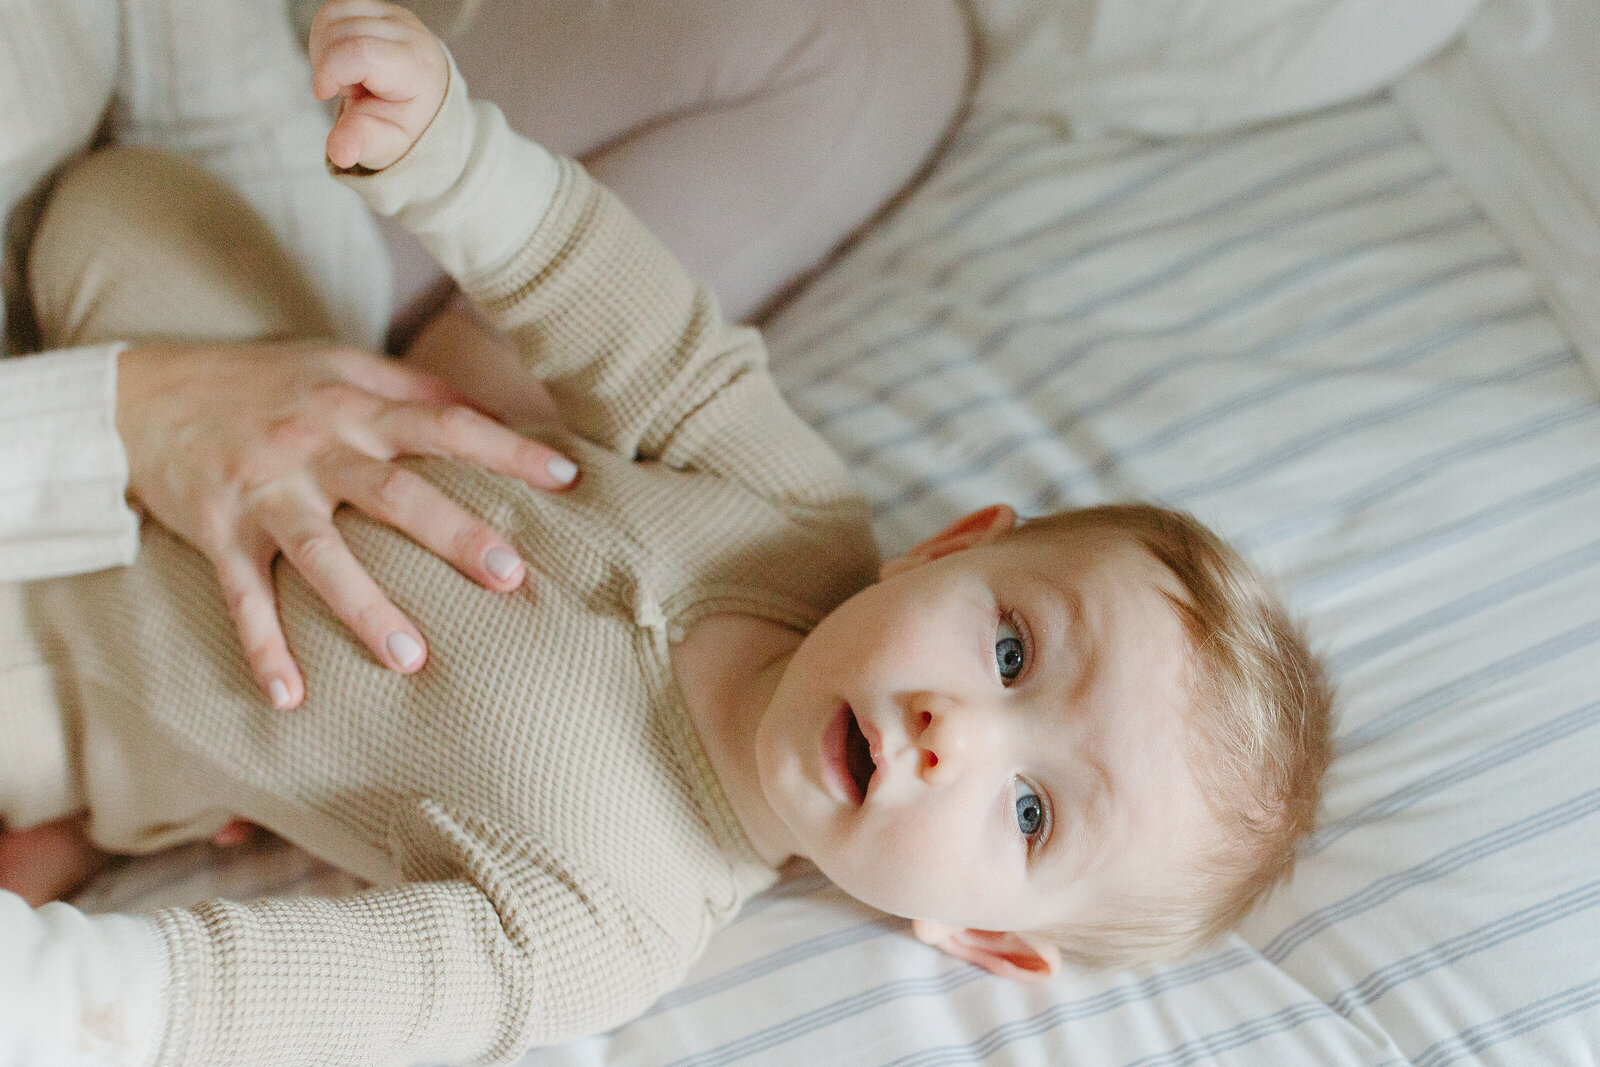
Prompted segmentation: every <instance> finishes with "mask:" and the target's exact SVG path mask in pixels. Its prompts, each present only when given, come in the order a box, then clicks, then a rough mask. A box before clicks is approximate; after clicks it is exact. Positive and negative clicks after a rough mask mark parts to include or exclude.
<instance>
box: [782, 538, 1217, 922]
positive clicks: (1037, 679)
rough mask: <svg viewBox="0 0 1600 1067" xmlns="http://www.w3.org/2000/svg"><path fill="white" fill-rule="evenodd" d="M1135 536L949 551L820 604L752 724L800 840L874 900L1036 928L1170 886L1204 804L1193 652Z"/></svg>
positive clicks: (915, 912)
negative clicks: (821, 615)
mask: <svg viewBox="0 0 1600 1067" xmlns="http://www.w3.org/2000/svg"><path fill="white" fill-rule="evenodd" d="M1164 590H1165V591H1167V592H1170V593H1172V594H1173V595H1179V588H1178V585H1177V582H1176V580H1175V579H1173V578H1172V576H1171V575H1170V573H1169V572H1168V571H1167V570H1166V568H1165V567H1163V566H1162V565H1161V564H1160V563H1159V562H1158V561H1157V560H1155V559H1154V558H1153V557H1152V556H1150V554H1149V553H1148V552H1147V551H1145V549H1144V548H1143V547H1142V546H1139V545H1137V544H1136V543H1134V542H1132V541H1131V540H1129V539H1127V538H1125V537H1122V536H1120V535H1117V534H1115V533H1112V532H1108V531H1102V530H1096V529H1092V528H1090V529H1082V530H1076V531H1071V532H1068V533H1061V534H1049V535H1035V536H1031V537H1010V538H1005V539H1003V540H1001V541H999V542H998V543H995V544H989V545H982V546H979V547H975V548H970V549H965V550H961V551H956V552H953V553H951V554H949V555H946V556H943V557H942V558H939V559H935V560H932V561H931V562H927V563H923V564H921V565H919V566H917V567H915V568H913V569H911V570H909V571H907V572H905V573H902V574H898V575H896V576H894V577H891V578H888V579H887V580H885V581H883V582H880V583H878V584H877V585H874V586H871V587H869V588H868V589H866V590H864V591H863V592H861V593H860V594H858V595H857V596H855V597H854V598H852V599H851V600H849V601H848V602H846V603H845V604H844V605H842V606H841V607H840V608H839V609H838V610H836V611H835V612H833V613H832V614H831V615H829V616H828V617H827V618H826V619H824V620H823V622H822V623H821V624H820V625H819V626H818V627H817V628H816V629H815V630H814V631H812V633H811V634H810V635H809V636H808V637H807V638H806V640H805V642H804V643H803V644H802V645H801V646H800V648H799V650H798V651H797V652H796V654H795V656H794V658H793V659H792V660H791V661H790V663H789V666H788V668H787V669H786V670H785V672H784V675H783V677H782V680H781V681H780V682H779V684H778V689H777V693H776V696H775V698H774V700H773V701H772V703H771V705H770V706H769V708H768V710H767V713H766V715H765V717H764V718H763V719H762V721H761V725H760V728H759V731H758V734H757V766H758V769H759V772H760V775H761V786H762V790H763V792H764V793H765V795H766V798H767V800H768V802H769V804H770V805H771V806H772V808H773V810H774V811H775V812H776V814H777V815H778V817H779V818H780V819H781V820H782V821H783V822H784V824H785V825H786V826H787V828H788V829H789V831H790V833H791V834H792V835H793V837H794V839H795V840H796V841H797V842H798V843H799V850H800V852H801V854H803V855H805V856H806V857H807V858H809V859H810V860H811V861H812V862H814V863H815V864H816V865H817V866H818V867H819V868H820V869H821V870H822V872H823V873H824V874H826V875H827V876H828V877H829V878H831V879H832V880H833V881H834V882H835V883H837V884H838V885H839V886H840V887H841V888H843V889H844V890H845V891H846V892H848V893H850V894H851V895H852V896H854V897H856V898H857V899H859V900H862V901H864V902H865V903H867V904H870V905H872V906H874V907H876V908H879V909H881V910H883V911H887V912H890V913H891V914H895V915H901V916H905V917H908V918H917V919H928V920H934V921H938V922H943V923H951V924H954V925H957V926H965V927H972V928H976V929H984V930H1007V931H1031V930H1038V929H1041V928H1044V927H1046V926H1049V925H1053V924H1056V923H1060V922H1063V921H1067V920H1078V921H1084V920H1088V919H1091V918H1092V917H1094V916H1098V915H1115V914H1116V911H1117V908H1116V903H1117V899H1118V898H1119V896H1125V895H1126V894H1128V893H1132V892H1138V891H1139V890H1141V889H1150V888H1154V884H1153V883H1156V882H1158V881H1159V882H1160V883H1161V887H1162V888H1165V887H1166V886H1169V885H1170V884H1171V882H1172V879H1174V878H1175V877H1179V876H1181V872H1180V870H1179V867H1180V864H1179V863H1178V862H1177V861H1176V860H1175V859H1174V857H1176V856H1180V855H1183V854H1185V853H1186V851H1187V850H1186V849H1185V848H1184V847H1183V846H1184V843H1185V842H1186V840H1187V841H1192V840H1193V839H1194V838H1193V837H1192V836H1191V835H1193V834H1197V833H1198V834H1203V833H1205V832H1206V829H1207V826H1208V823H1209V815H1208V812H1207V809H1206V806H1205V804H1204V802H1203V800H1202V798H1201V796H1200V793H1199V790H1198V787H1197V786H1196V784H1195V781H1194V779H1193V777H1192V775H1191V774H1190V771H1189V767H1188V764H1187V760H1186V758H1185V753H1184V737H1185V727H1184V719H1185V715H1186V712H1187V706H1188V701H1189V697H1188V680H1189V679H1188V667H1189V661H1190V652H1189V646H1188V642H1187V640H1186V637H1185V634H1184V631H1183V629H1182V624H1181V623H1180V621H1179V619H1178V616H1177V613H1176V611H1175V610H1174V608H1173V606H1172V604H1171V603H1170V602H1169V601H1168V600H1167V598H1166V596H1164V595H1163V591H1164Z"/></svg>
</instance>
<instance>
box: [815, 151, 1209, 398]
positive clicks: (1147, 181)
mask: <svg viewBox="0 0 1600 1067" xmlns="http://www.w3.org/2000/svg"><path fill="white" fill-rule="evenodd" d="M1047 148H1048V149H1050V150H1052V151H1059V145H1049V146H1047ZM1222 148H1223V146H1221V145H1214V144H1205V145H1201V146H1200V147H1198V148H1193V149H1190V150H1188V151H1184V152H1180V153H1177V154H1176V158H1167V159H1164V160H1162V161H1160V162H1158V163H1157V164H1156V165H1154V166H1152V167H1150V168H1148V169H1147V170H1145V171H1143V172H1142V173H1140V174H1138V175H1135V176H1134V177H1131V178H1129V179H1127V180H1126V181H1124V182H1123V183H1122V184H1121V185H1118V186H1115V187H1113V188H1111V189H1108V190H1106V191H1105V192H1104V193H1102V194H1100V195H1098V196H1095V197H1092V198H1090V199H1089V200H1088V201H1085V202H1084V203H1081V204H1076V205H1073V206H1071V207H1069V208H1068V209H1067V210H1065V211H1063V212H1062V213H1061V214H1059V215H1057V216H1056V217H1055V219H1054V221H1055V224H1056V225H1057V226H1066V225H1068V224H1070V223H1071V222H1072V221H1073V220H1074V219H1076V218H1080V217H1082V216H1085V215H1089V214H1093V213H1095V212H1098V211H1102V210H1104V209H1106V208H1109V207H1114V206H1116V205H1117V204H1120V203H1122V202H1124V201H1126V200H1128V199H1131V198H1132V197H1135V196H1137V195H1139V194H1140V193H1143V192H1145V191H1146V190H1148V189H1150V188H1151V187H1153V186H1155V185H1156V184H1157V183H1159V182H1161V181H1162V180H1164V179H1166V178H1168V177H1170V176H1171V175H1173V174H1175V173H1181V172H1182V171H1183V170H1184V169H1186V168H1187V167H1189V166H1192V165H1193V164H1194V163H1196V162H1198V161H1200V160H1203V159H1206V158H1208V157H1210V156H1214V155H1216V154H1217V153H1219V152H1220V151H1222ZM1136 151H1137V150H1136V149H1134V148H1132V147H1131V146H1130V152H1129V154H1130V155H1131V154H1134V153H1135V152H1136ZM996 169H998V167H997V166H989V167H985V168H983V169H982V170H980V171H979V172H978V173H977V174H976V175H974V176H973V178H974V179H981V178H985V177H988V176H989V175H990V174H992V173H993V172H994V170H996ZM1051 170H1052V171H1053V170H1054V167H1053V166H1052V167H1051ZM1012 180H1013V182H1014V184H1015V185H1017V186H1019V187H1022V188H1024V189H1028V188H1029V187H1030V186H1031V185H1032V179H1031V177H1030V176H1029V175H1028V174H1027V173H1026V172H1022V173H1019V174H1018V175H1016V176H1015V178H1014V179H1012ZM1004 203H1005V194H1004V191H1003V190H1002V191H1001V192H1000V193H999V194H998V195H995V193H994V191H993V189H992V187H991V189H990V190H988V195H986V196H985V197H984V198H983V199H982V200H981V201H974V202H973V203H971V204H969V205H967V206H966V207H965V208H963V209H961V210H959V211H957V212H956V213H955V214H954V215H952V216H951V217H950V218H949V219H947V220H946V221H944V222H943V223H941V224H940V225H938V226H935V227H930V228H929V229H927V230H924V231H923V232H921V233H919V234H918V235H917V236H916V237H915V238H913V239H912V240H910V241H907V242H905V243H904V244H903V245H902V246H901V247H899V248H896V249H893V250H891V251H890V252H889V254H888V255H887V256H886V257H884V259H883V261H882V265H881V269H882V271H883V272H884V273H885V274H887V273H888V272H889V271H891V270H893V269H894V268H895V267H897V266H899V265H900V262H901V260H902V258H903V257H904V256H905V255H906V254H909V253H911V252H914V251H924V250H926V249H928V248H930V247H932V248H937V247H939V246H940V245H941V244H943V243H946V242H948V241H950V239H951V237H952V236H953V235H954V234H955V233H956V232H957V231H958V230H960V229H961V228H962V227H964V226H965V225H967V224H968V223H969V222H971V221H972V220H973V219H974V218H975V217H976V216H978V215H980V214H982V213H984V212H987V211H992V210H994V209H995V208H997V207H1000V206H1003V205H1004ZM919 288H920V287H919ZM827 295H828V292H827V288H826V285H824V286H823V287H822V288H821V289H820V290H819V292H818V294H817V295H816V297H815V299H818V300H819V301H820V302H826V301H825V298H826V296H827ZM897 299H900V295H899V294H897V293H896V292H894V291H893V290H886V291H883V292H882V293H880V294H878V295H876V296H874V297H872V298H871V299H869V300H868V301H867V302H866V303H865V304H851V305H849V306H850V309H851V313H850V315H849V316H847V317H845V318H841V319H836V320H834V321H833V322H830V323H827V324H825V325H824V326H823V327H822V329H821V330H820V331H814V332H812V333H811V334H810V335H809V336H808V335H804V334H802V335H801V336H799V337H797V338H796V339H795V340H794V342H793V343H792V344H791V345H790V346H789V348H788V349H787V350H786V353H785V360H786V361H787V362H789V363H790V364H792V365H803V364H804V363H805V361H806V359H807V357H808V355H809V354H810V353H813V352H817V351H823V350H826V347H827V345H828V344H829V343H830V342H832V341H833V340H834V339H836V338H837V337H838V336H839V335H840V334H841V333H843V332H844V331H846V330H848V329H849V328H850V326H851V325H852V324H853V323H855V322H856V321H858V320H860V319H863V318H866V317H868V316H871V315H874V314H876V313H878V312H879V311H881V310H882V309H883V308H884V307H887V306H888V305H889V304H891V303H893V302H894V301H895V300H897ZM838 366H839V364H838V363H833V364H829V365H826V366H824V367H822V368H820V369H813V371H812V372H811V373H812V376H816V375H821V374H826V373H827V372H828V371H830V370H834V369H837V368H838ZM805 380H809V378H808V379H797V380H794V381H793V382H792V385H794V386H798V385H800V384H801V382H802V381H805Z"/></svg>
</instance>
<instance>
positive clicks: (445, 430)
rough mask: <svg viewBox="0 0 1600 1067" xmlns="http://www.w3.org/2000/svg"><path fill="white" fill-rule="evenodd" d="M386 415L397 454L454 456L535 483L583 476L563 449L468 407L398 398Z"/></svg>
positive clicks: (564, 483) (544, 485) (558, 485)
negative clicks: (526, 435)
mask: <svg viewBox="0 0 1600 1067" xmlns="http://www.w3.org/2000/svg"><path fill="white" fill-rule="evenodd" d="M383 421H384V422H385V423H386V438H387V440H388V441H389V443H390V447H391V448H393V449H394V451H395V453H396V454H404V453H413V454H420V455H434V456H451V457H454V458H455V459H459V460H462V461H464V462H467V463H471V464H473V465H475V466H479V467H482V468H484V469H485V470H488V471H493V472H494V473H496V474H505V475H509V476H510V477H513V478H517V479H520V480H521V481H523V482H526V483H527V484H528V485H531V486H533V487H534V488H535V489H549V490H557V489H565V488H567V487H568V486H570V485H572V483H573V482H574V481H575V480H576V479H577V477H578V467H577V464H575V463H573V462H572V461H571V460H570V459H568V458H567V457H566V456H563V455H562V454H561V453H560V452H557V451H556V450H555V449H553V448H551V447H550V446H549V445H545V444H542V443H540V442H538V441H533V440H530V439H529V438H526V437H523V436H522V435H521V434H519V433H516V432H515V431H513V430H510V429H508V428H507V427H506V426H504V425H502V424H501V423H499V422H496V421H495V420H494V419H491V418H489V417H488V416H487V415H484V414H482V413H481V412H478V411H475V410H473V409H472V408H469V407H463V406H460V405H452V406H449V407H443V408H441V407H437V406H435V405H431V404H397V405H395V406H394V407H392V408H391V409H390V410H389V411H388V412H387V413H386V414H385V415H384V420H383Z"/></svg>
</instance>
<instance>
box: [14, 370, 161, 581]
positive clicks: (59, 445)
mask: <svg viewBox="0 0 1600 1067" xmlns="http://www.w3.org/2000/svg"><path fill="white" fill-rule="evenodd" d="M124 347H125V346H124V345H121V344H107V345H95V346H91V347H85V348H74V349H64V350H62V351H59V352H50V353H45V354H42V355H35V356H19V357H15V358H12V359H5V360H0V580H5V581H28V580H32V579H35V578H46V577H53V576H56V575H63V574H77V573H81V572H84V571H92V570H99V569H101V568H103V567H112V566H118V565H121V564H125V563H128V562H130V561H131V560H132V559H133V557H134V555H135V553H136V552H137V551H138V545H139V520H138V516H137V515H135V514H134V512H133V509H132V508H130V507H129V506H128V503H127V489H128V458H127V453H126V451H125V450H124V449H123V445H122V439H121V438H120V437H119V436H118V435H117V427H116V403H117V356H118V355H119V354H120V353H121V352H122V351H123V349H124Z"/></svg>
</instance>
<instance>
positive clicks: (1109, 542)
mask: <svg viewBox="0 0 1600 1067" xmlns="http://www.w3.org/2000/svg"><path fill="white" fill-rule="evenodd" d="M1008 544H1009V545H1010V546H1012V547H1013V549H1015V550H1016V551H1018V552H1019V553H1020V554H1021V555H1022V556H1023V558H1022V559H1019V561H1018V562H1019V563H1021V564H1024V565H1025V566H1026V570H1027V573H1028V575H1029V576H1030V577H1032V578H1034V579H1036V580H1039V581H1043V582H1046V583H1051V584H1062V585H1066V586H1069V588H1067V589H1066V590H1065V591H1066V592H1067V593H1068V594H1069V595H1071V594H1072V593H1073V592H1074V590H1072V589H1071V588H1070V579H1072V578H1075V577H1081V576H1083V575H1105V574H1108V573H1115V574H1116V575H1117V576H1118V577H1119V578H1120V579H1121V580H1122V583H1123V584H1124V585H1125V586H1126V585H1131V586H1135V587H1137V586H1144V587H1146V588H1149V589H1153V590H1154V591H1156V592H1158V593H1160V594H1161V596H1162V597H1163V598H1164V599H1165V600H1167V601H1169V602H1171V603H1172V604H1173V605H1174V607H1176V606H1177V605H1182V604H1187V603H1189V601H1190V599H1191V598H1190V594H1189V590H1188V589H1187V588H1186V586H1185V583H1184V581H1183V580H1182V578H1181V576H1180V575H1179V574H1178V573H1177V572H1176V571H1174V570H1173V569H1172V567H1171V566H1169V565H1168V564H1167V562H1166V561H1165V560H1163V559H1162V558H1161V556H1160V555H1159V554H1158V553H1157V552H1156V550H1155V549H1154V548H1153V547H1151V545H1149V544H1148V543H1147V542H1146V541H1145V540H1144V539H1143V538H1141V537H1140V536H1139V534H1138V533H1137V531H1134V530H1130V529H1125V528H1123V527H1119V526H1116V525H1114V524H1112V523H1110V522H1105V521H1096V522H1088V521H1072V520H1071V519H1070V518H1069V517H1068V516H1065V515H1058V516H1047V517H1045V518H1042V519H1032V520H1029V521H1028V522H1026V523H1024V524H1022V525H1021V526H1018V527H1017V528H1016V529H1015V530H1013V531H1012V532H1011V533H1010V534H1009V535H1007V537H1006V538H1004V539H1003V540H1002V541H1000V542H999V545H1000V546H1001V547H1004V546H1006V545H1008Z"/></svg>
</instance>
